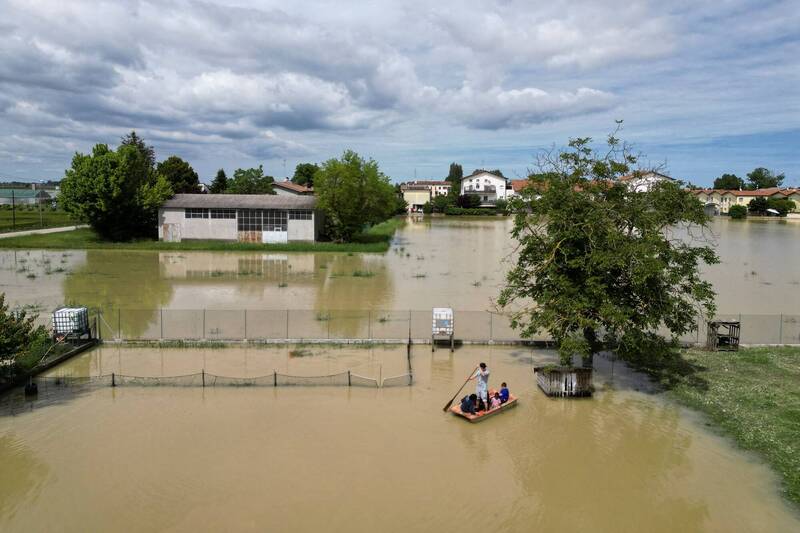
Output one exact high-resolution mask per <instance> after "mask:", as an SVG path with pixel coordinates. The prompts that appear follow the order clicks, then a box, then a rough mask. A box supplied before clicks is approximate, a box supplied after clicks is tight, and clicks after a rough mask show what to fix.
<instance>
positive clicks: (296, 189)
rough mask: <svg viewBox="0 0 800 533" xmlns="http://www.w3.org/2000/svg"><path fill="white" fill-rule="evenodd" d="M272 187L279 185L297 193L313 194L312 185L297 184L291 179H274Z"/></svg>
mask: <svg viewBox="0 0 800 533" xmlns="http://www.w3.org/2000/svg"><path fill="white" fill-rule="evenodd" d="M272 186H273V187H280V188H281V189H284V190H287V191H289V192H293V193H297V194H313V193H314V188H313V187H306V186H305V185H298V184H297V183H294V182H291V181H276V182H275V183H273V184H272Z"/></svg>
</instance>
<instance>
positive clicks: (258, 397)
mask: <svg viewBox="0 0 800 533" xmlns="http://www.w3.org/2000/svg"><path fill="white" fill-rule="evenodd" d="M304 348H307V349H308V350H309V352H308V353H303V354H302V355H298V352H297V348H296V347H263V346H262V347H250V348H243V347H233V348H225V349H200V350H195V349H192V350H186V349H176V348H171V349H166V348H163V349H157V348H125V347H118V346H109V345H107V346H104V347H101V348H98V349H95V350H93V351H91V352H87V353H84V354H82V355H81V356H79V357H77V358H75V359H73V360H71V361H69V362H67V363H66V364H64V365H62V366H61V367H58V368H56V369H54V370H52V371H51V374H54V375H71V376H90V375H102V374H107V373H110V372H119V373H140V374H144V375H150V376H161V375H175V374H178V373H190V372H195V371H198V370H199V369H206V371H208V372H217V373H220V374H225V375H247V376H256V375H260V374H262V373H268V372H272V370H273V369H277V370H279V371H285V372H289V373H296V374H308V375H311V374H321V373H333V372H338V371H341V370H342V369H346V368H352V369H353V370H354V371H355V370H358V371H359V372H361V373H363V374H365V375H373V376H375V375H377V373H378V372H383V375H384V376H386V375H389V374H393V373H395V372H403V371H405V368H406V365H407V358H406V351H405V347H366V348H365V347H339V348H331V347H322V346H315V347H304ZM553 357H554V354H553V353H551V352H544V351H532V350H530V349H528V348H519V347H475V346H465V347H462V348H460V349H458V350H457V351H456V352H455V354H454V355H451V354H450V352H448V351H446V350H437V351H436V352H435V353H431V352H430V349H429V348H428V347H426V346H420V347H415V348H414V350H413V354H412V365H413V367H414V373H415V383H414V385H413V386H411V387H397V388H383V389H375V388H372V389H368V388H347V387H340V388H334V387H323V388H318V387H278V388H260V387H245V388H236V387H215V388H205V389H204V388H191V387H116V388H111V387H107V386H105V387H95V388H88V389H86V390H85V391H83V392H78V393H62V394H58V393H53V394H49V393H48V394H40V398H39V399H38V400H37V401H34V402H25V401H24V400H23V398H22V397H21V393H20V392H19V391H17V392H15V393H14V394H12V395H11V396H6V397H4V398H3V399H2V400H0V474H2V475H0V530H2V531H9V532H15V531H56V530H57V531H120V530H124V531H133V532H136V531H206V530H208V531H348V532H360V531H365V532H366V531H370V532H372V531H387V532H392V531H402V532H407V531H478V530H491V531H498V532H503V531H578V530H582V531H601V532H603V531H607V532H626V531H637V532H638V531H652V532H659V531H664V532H672V531H764V532H774V531H798V530H800V518H799V517H798V515H797V514H796V513H795V512H794V511H793V510H792V509H790V508H789V506H788V505H787V504H786V503H785V502H784V501H783V500H782V499H781V497H780V496H779V494H778V489H777V481H776V479H775V477H774V476H773V475H772V474H771V472H770V471H769V470H768V469H767V467H765V466H764V465H763V464H761V463H760V462H759V461H757V460H755V459H754V458H752V457H751V456H749V455H747V454H744V453H742V452H740V451H737V450H735V449H734V448H732V447H731V446H730V445H729V444H728V443H727V441H725V440H724V439H721V438H720V437H717V436H715V435H713V434H711V433H709V432H708V431H707V430H706V428H705V427H704V426H703V424H702V422H700V421H698V420H697V419H695V418H694V417H693V416H691V415H689V414H687V413H685V412H683V411H682V410H681V409H679V408H677V407H675V406H674V405H672V404H670V403H668V402H665V401H664V400H663V399H662V398H661V397H659V396H657V395H653V394H649V393H647V392H640V391H639V390H636V389H638V388H641V387H642V385H643V384H642V383H640V382H639V381H638V380H637V379H636V378H635V376H631V375H630V374H627V373H625V372H623V371H622V369H621V368H620V366H619V364H617V365H616V368H615V369H614V374H613V378H612V372H611V368H610V366H609V362H608V361H605V360H599V361H598V368H599V371H598V377H597V379H596V382H597V383H598V386H599V387H598V388H599V389H600V390H599V391H598V393H597V394H596V396H595V397H594V398H593V399H589V400H571V401H564V400H552V399H548V398H546V397H545V396H544V395H542V394H541V393H540V392H539V391H538V390H537V389H536V388H535V386H534V379H533V376H532V373H531V366H532V364H541V363H542V362H544V361H547V360H551V359H552V358H553ZM479 360H485V361H486V362H487V363H488V364H489V368H490V369H491V371H492V384H494V385H497V384H499V382H500V381H501V380H505V381H507V382H508V383H509V385H510V386H511V389H512V392H514V393H515V394H517V395H518V396H519V398H520V403H519V405H518V406H517V407H515V408H514V409H512V410H510V411H508V412H507V413H504V414H500V415H498V416H495V417H493V418H492V419H489V420H486V421H484V422H481V423H480V424H474V425H473V424H469V423H467V422H466V421H464V420H461V419H459V418H456V417H454V416H451V415H449V414H444V413H443V412H442V406H443V405H444V403H445V402H446V401H447V400H448V399H449V398H450V397H451V396H452V395H453V393H454V392H455V391H456V390H457V388H458V387H459V386H460V385H461V383H463V380H464V377H465V376H466V375H467V374H468V373H469V371H470V369H471V368H472V367H473V365H474V364H475V363H476V362H477V361H479Z"/></svg>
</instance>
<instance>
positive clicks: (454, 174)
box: [445, 163, 464, 187]
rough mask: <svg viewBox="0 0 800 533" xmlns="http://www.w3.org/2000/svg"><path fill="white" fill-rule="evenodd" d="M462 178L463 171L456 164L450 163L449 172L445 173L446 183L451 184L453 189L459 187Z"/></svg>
mask: <svg viewBox="0 0 800 533" xmlns="http://www.w3.org/2000/svg"><path fill="white" fill-rule="evenodd" d="M463 177H464V169H463V168H462V167H461V165H459V164H458V163H450V171H449V172H448V173H447V178H445V180H446V181H449V182H450V183H452V184H453V187H457V186H459V184H460V183H461V178H463Z"/></svg>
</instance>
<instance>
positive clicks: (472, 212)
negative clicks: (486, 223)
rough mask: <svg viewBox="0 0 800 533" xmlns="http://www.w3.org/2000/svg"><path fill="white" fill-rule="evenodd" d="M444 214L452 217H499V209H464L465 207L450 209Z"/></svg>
mask: <svg viewBox="0 0 800 533" xmlns="http://www.w3.org/2000/svg"><path fill="white" fill-rule="evenodd" d="M444 213H445V214H446V215H450V216H473V217H480V216H494V215H497V209H492V208H480V207H476V208H470V209H467V208H464V207H448V208H447V209H445V211H444Z"/></svg>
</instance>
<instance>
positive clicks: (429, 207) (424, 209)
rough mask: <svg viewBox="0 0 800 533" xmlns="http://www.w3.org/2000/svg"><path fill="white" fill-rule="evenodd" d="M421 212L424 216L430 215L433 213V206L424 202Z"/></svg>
mask: <svg viewBox="0 0 800 533" xmlns="http://www.w3.org/2000/svg"><path fill="white" fill-rule="evenodd" d="M422 212H423V213H425V214H426V215H430V214H431V213H433V206H432V205H431V203H430V202H425V203H424V204H423V205H422Z"/></svg>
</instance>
